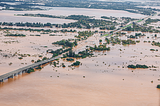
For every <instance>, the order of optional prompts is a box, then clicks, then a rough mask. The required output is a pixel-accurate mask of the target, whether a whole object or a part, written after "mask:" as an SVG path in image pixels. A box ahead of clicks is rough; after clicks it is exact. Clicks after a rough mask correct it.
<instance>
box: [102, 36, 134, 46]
mask: <svg viewBox="0 0 160 106" xmlns="http://www.w3.org/2000/svg"><path fill="white" fill-rule="evenodd" d="M105 41H106V44H110V43H111V44H112V45H115V44H122V45H130V44H136V41H133V40H131V39H128V40H121V39H119V38H117V37H111V38H110V39H109V38H107V37H106V38H105Z"/></svg>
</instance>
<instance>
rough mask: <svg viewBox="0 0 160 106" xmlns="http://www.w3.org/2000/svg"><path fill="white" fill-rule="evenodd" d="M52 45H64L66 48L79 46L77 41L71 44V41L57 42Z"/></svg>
mask: <svg viewBox="0 0 160 106" xmlns="http://www.w3.org/2000/svg"><path fill="white" fill-rule="evenodd" d="M52 44H58V45H63V46H64V47H71V48H72V47H73V46H77V41H76V40H75V41H74V42H70V40H61V41H57V42H53V43H52Z"/></svg>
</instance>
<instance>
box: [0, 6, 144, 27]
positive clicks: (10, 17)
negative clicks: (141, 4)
mask: <svg viewBox="0 0 160 106" xmlns="http://www.w3.org/2000/svg"><path fill="white" fill-rule="evenodd" d="M24 13H32V14H37V13H40V14H50V15H58V16H59V15H63V16H68V15H73V14H74V15H87V16H95V18H100V17H101V16H114V17H132V18H143V17H145V16H144V15H141V14H135V13H129V12H126V11H120V10H102V9H85V8H65V7H52V8H51V9H50V10H46V11H45V10H43V11H7V10H5V11H0V16H1V18H0V22H41V23H47V22H50V23H52V24H63V23H70V22H75V21H74V20H68V19H57V18H54V19H52V18H41V17H24V16H23V17H21V16H14V14H24Z"/></svg>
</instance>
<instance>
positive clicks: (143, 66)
mask: <svg viewBox="0 0 160 106" xmlns="http://www.w3.org/2000/svg"><path fill="white" fill-rule="evenodd" d="M127 67H128V68H133V69H136V68H149V67H148V66H146V65H139V64H137V65H128V66H127Z"/></svg>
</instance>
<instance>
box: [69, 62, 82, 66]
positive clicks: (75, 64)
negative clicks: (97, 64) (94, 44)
mask: <svg viewBox="0 0 160 106" xmlns="http://www.w3.org/2000/svg"><path fill="white" fill-rule="evenodd" d="M80 63H81V62H79V61H76V62H74V63H73V64H71V66H79V65H80Z"/></svg>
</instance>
